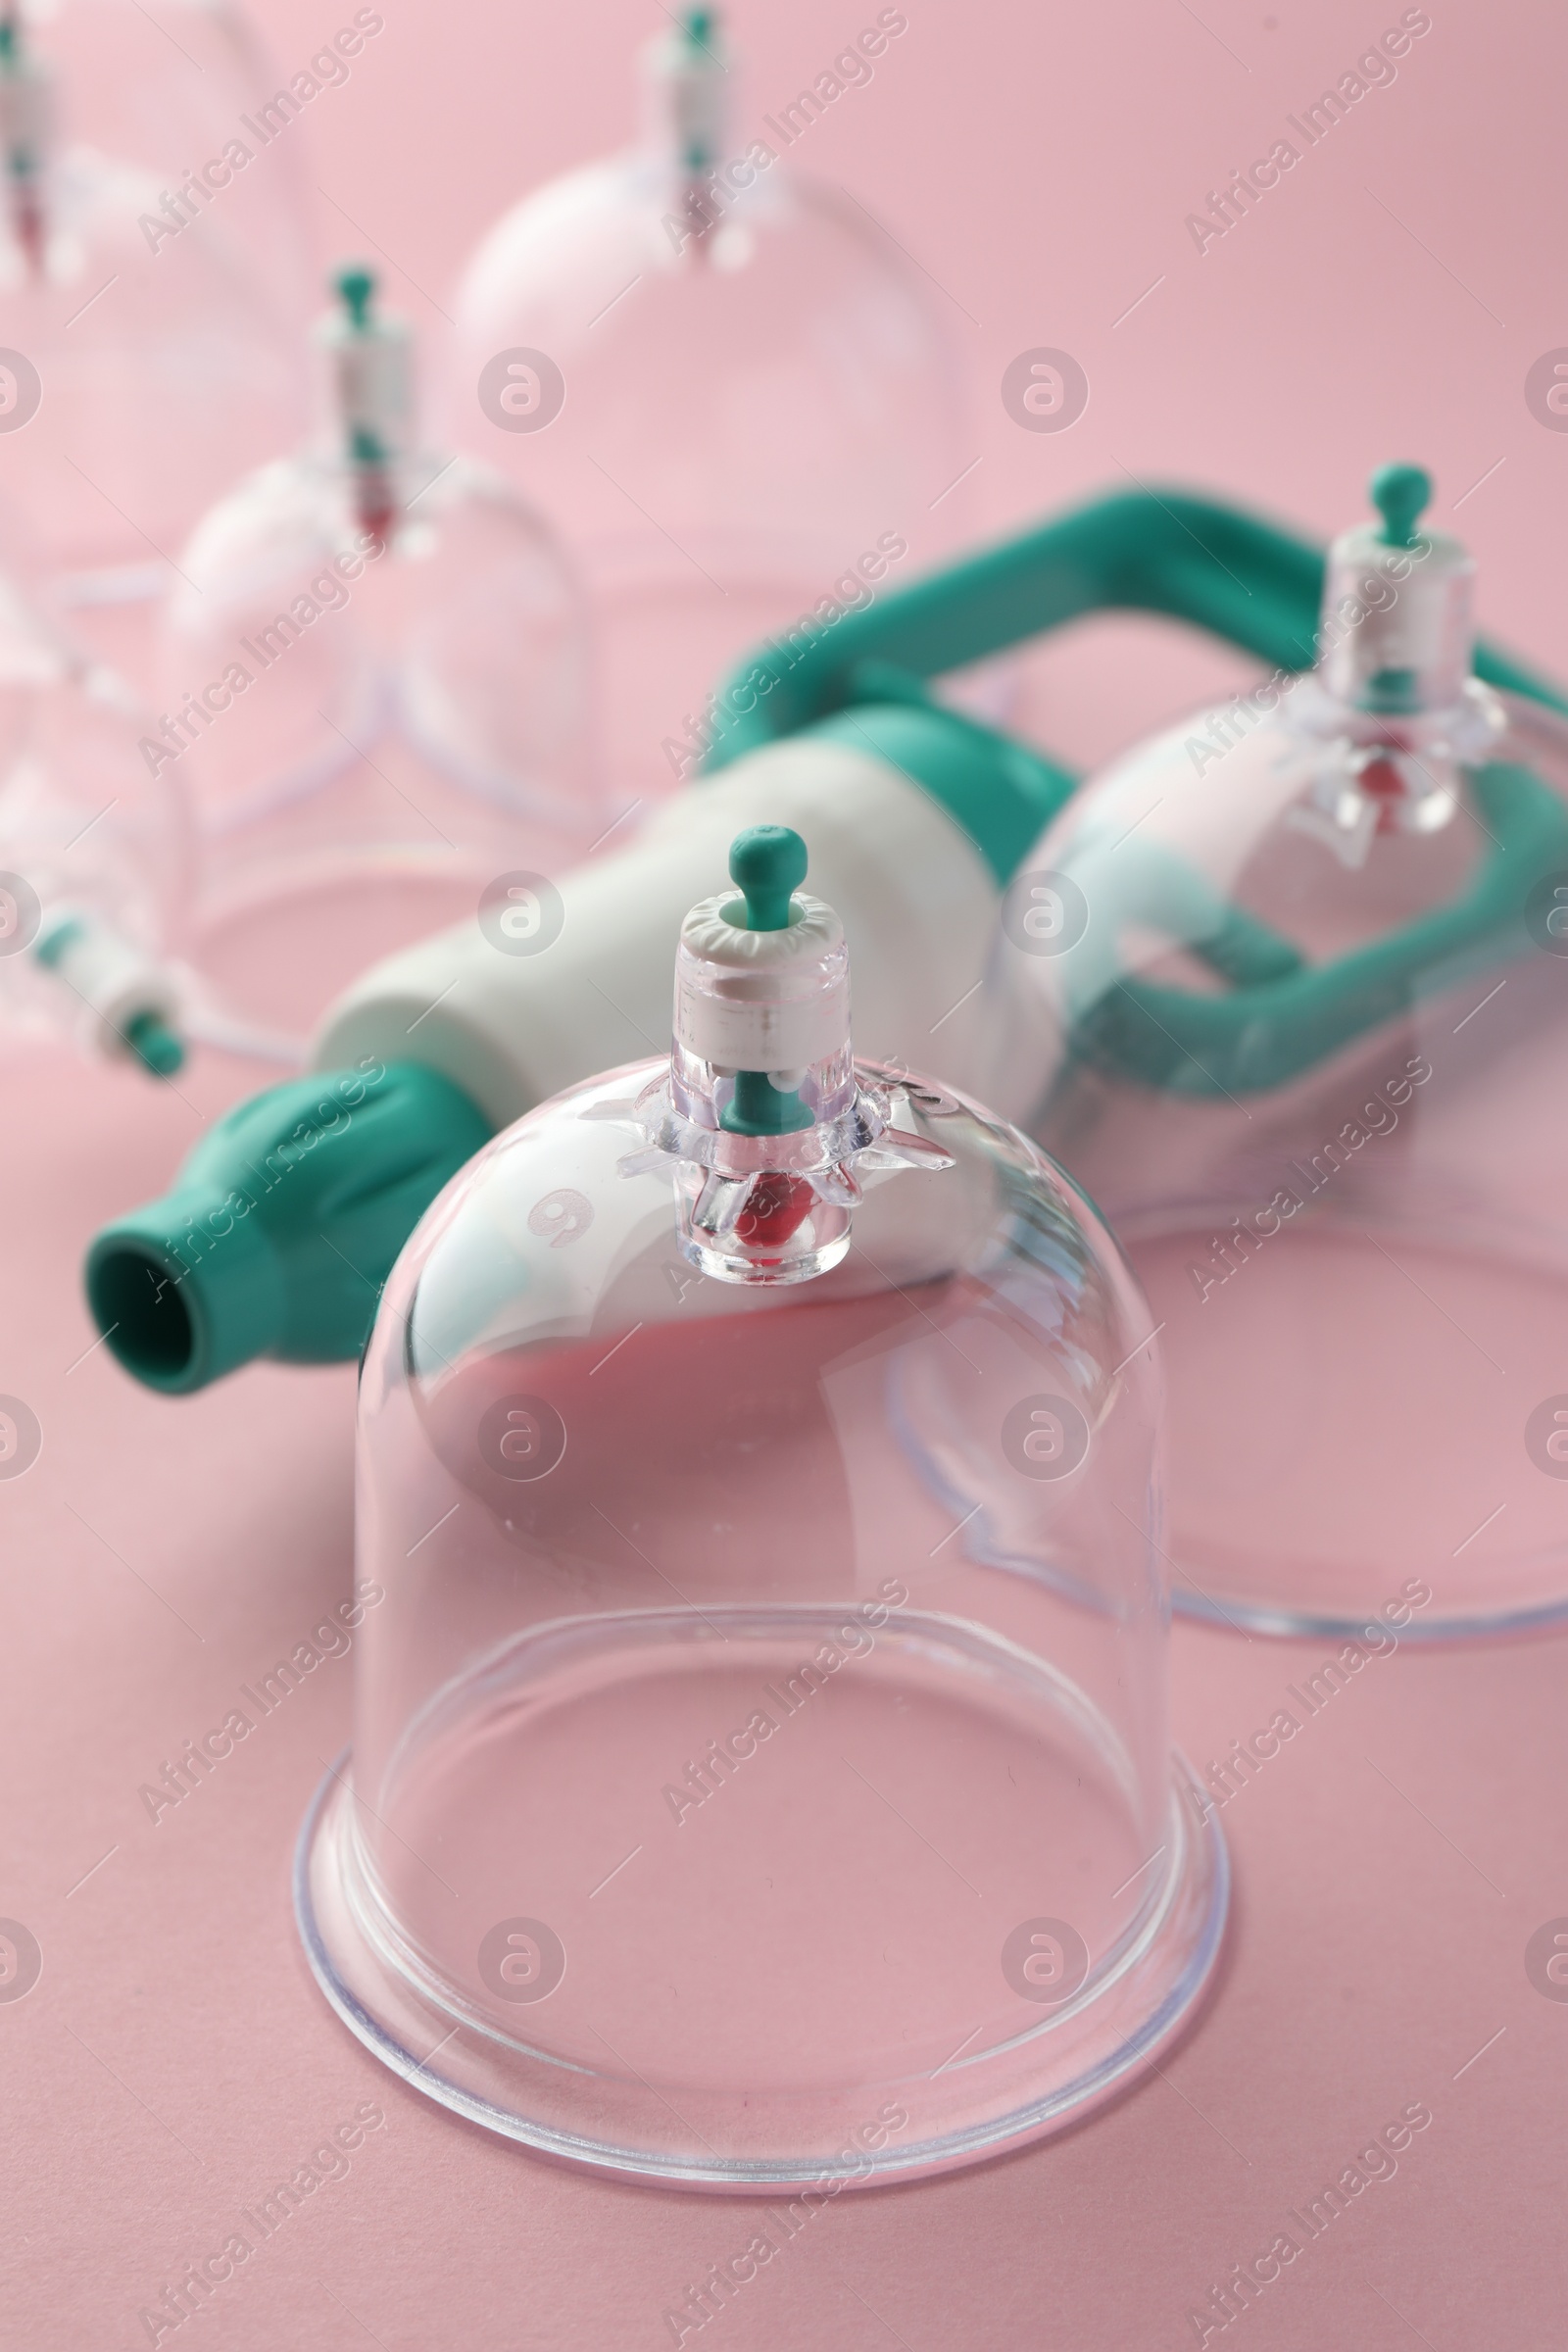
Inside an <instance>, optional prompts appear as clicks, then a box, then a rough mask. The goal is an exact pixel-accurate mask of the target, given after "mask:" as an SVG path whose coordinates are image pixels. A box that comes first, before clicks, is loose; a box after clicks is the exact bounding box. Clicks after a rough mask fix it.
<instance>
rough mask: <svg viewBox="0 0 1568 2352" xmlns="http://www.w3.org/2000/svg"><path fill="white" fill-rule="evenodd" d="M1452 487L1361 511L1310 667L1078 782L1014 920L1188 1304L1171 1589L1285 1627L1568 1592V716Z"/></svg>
mask: <svg viewBox="0 0 1568 2352" xmlns="http://www.w3.org/2000/svg"><path fill="white" fill-rule="evenodd" d="M1429 490H1430V484H1429V483H1428V482H1427V481H1426V478H1425V476H1423V475H1421V473H1420V471H1419V469H1418V468H1414V467H1390V468H1388V469H1386V471H1385V472H1384V474H1382V475H1380V476H1379V477H1378V480H1377V482H1376V483H1375V484H1374V495H1375V498H1376V499H1377V501H1378V503H1379V505H1380V506H1381V508H1382V510H1383V515H1382V526H1381V528H1379V527H1377V526H1363V527H1361V528H1359V529H1356V530H1353V531H1350V532H1348V533H1347V534H1345V536H1344V537H1343V538H1342V539H1340V540H1339V541H1337V542H1336V543H1335V546H1334V548H1333V550H1332V551H1331V554H1330V561H1329V567H1328V575H1327V581H1326V586H1325V592H1324V603H1323V613H1322V623H1321V628H1320V634H1319V647H1320V658H1319V662H1318V666H1317V668H1316V670H1315V671H1313V672H1312V673H1310V674H1309V675H1306V676H1303V677H1301V678H1299V679H1298V678H1295V677H1293V676H1291V675H1289V674H1287V673H1285V672H1276V674H1275V675H1274V676H1273V677H1272V678H1270V679H1268V680H1267V681H1265V682H1264V683H1263V684H1262V685H1261V686H1259V687H1257V688H1255V689H1254V690H1252V691H1251V692H1250V693H1248V694H1243V695H1239V696H1236V697H1234V698H1233V700H1232V702H1231V703H1230V705H1229V706H1228V707H1227V708H1225V709H1223V710H1218V711H1215V710H1209V711H1201V712H1196V713H1194V714H1193V715H1191V716H1190V717H1188V718H1185V719H1183V720H1182V721H1181V722H1179V723H1178V724H1177V725H1176V726H1174V727H1172V728H1170V729H1168V730H1167V731H1165V732H1164V733H1162V734H1160V735H1159V736H1157V737H1155V738H1153V739H1152V741H1150V742H1148V743H1145V744H1142V745H1140V746H1139V747H1137V748H1136V749H1135V750H1133V751H1132V752H1130V753H1128V754H1126V755H1125V756H1124V757H1122V758H1119V759H1117V760H1113V761H1112V762H1111V764H1110V765H1109V766H1108V767H1107V768H1106V769H1105V770H1104V771H1103V773H1102V774H1101V775H1100V776H1099V777H1098V778H1096V779H1095V780H1094V781H1093V782H1092V783H1091V784H1090V785H1089V786H1087V787H1086V788H1085V790H1084V791H1083V792H1082V793H1081V794H1080V795H1079V796H1078V797H1077V798H1076V799H1075V800H1074V801H1073V802H1072V803H1071V804H1070V805H1069V807H1068V808H1067V809H1065V810H1064V812H1063V813H1062V815H1061V816H1060V817H1059V818H1058V819H1057V820H1056V822H1055V823H1054V825H1053V826H1051V827H1050V828H1048V830H1047V832H1046V834H1045V835H1044V837H1043V838H1042V840H1041V842H1040V843H1039V845H1038V846H1037V848H1036V850H1035V851H1034V852H1033V853H1032V855H1031V856H1030V857H1029V858H1027V859H1026V860H1025V870H1024V872H1023V873H1022V874H1021V875H1020V877H1019V879H1018V881H1017V882H1016V883H1015V884H1014V886H1013V895H1012V898H1011V901H1010V903H1009V907H1008V910H1007V912H1006V914H1005V921H1004V930H1005V938H1004V939H1003V940H1002V941H1001V943H1000V944H999V949H998V955H999V958H1000V960H1001V965H1002V967H1003V968H1002V972H1001V975H1000V978H1001V982H1002V985H1003V993H1004V994H1005V996H1007V997H1009V998H1010V999H1011V1001H1012V1003H1013V1005H1014V1006H1015V1007H1016V1005H1017V1004H1018V1002H1019V1001H1020V1000H1022V1001H1023V1002H1024V1003H1025V1004H1026V1005H1027V1006H1028V1007H1029V1008H1030V1009H1029V1013H1028V1016H1027V1020H1026V1023H1025V1025H1026V1026H1027V1025H1028V1023H1029V1022H1032V1024H1033V1026H1034V1029H1035V1032H1036V1036H1037V1041H1038V1042H1039V1044H1040V1045H1041V1047H1042V1050H1044V1049H1046V1047H1047V1046H1049V1052H1048V1054H1047V1058H1048V1060H1049V1069H1048V1071H1047V1075H1046V1076H1045V1078H1044V1080H1043V1083H1042V1087H1041V1100H1040V1105H1039V1108H1038V1110H1037V1113H1036V1114H1035V1116H1034V1117H1033V1118H1031V1119H1030V1120H1029V1121H1028V1124H1029V1126H1030V1128H1031V1132H1033V1133H1034V1134H1035V1135H1036V1136H1037V1137H1038V1138H1039V1139H1040V1140H1041V1142H1042V1143H1043V1144H1044V1145H1045V1147H1046V1148H1047V1149H1048V1150H1049V1151H1051V1152H1054V1153H1055V1154H1056V1155H1057V1156H1058V1157H1059V1158H1060V1159H1061V1160H1062V1161H1063V1162H1064V1163H1065V1164H1066V1165H1067V1166H1068V1167H1069V1168H1070V1169H1071V1170H1072V1172H1073V1174H1074V1176H1075V1177H1077V1178H1078V1180H1079V1181H1080V1182H1082V1183H1083V1184H1084V1185H1085V1187H1086V1188H1087V1189H1088V1190H1089V1192H1090V1193H1091V1194H1092V1195H1093V1197H1094V1198H1095V1200H1096V1201H1098V1203H1099V1204H1100V1206H1101V1207H1102V1208H1103V1211H1104V1212H1105V1214H1106V1216H1107V1217H1108V1218H1109V1219H1110V1221H1111V1223H1112V1225H1113V1226H1114V1228H1115V1230H1116V1232H1117V1234H1118V1236H1119V1237H1120V1239H1121V1241H1122V1243H1123V1245H1124V1246H1125V1248H1126V1249H1127V1250H1128V1252H1129V1254H1130V1256H1131V1259H1132V1262H1133V1265H1134V1267H1135V1269H1136V1270H1137V1272H1138V1274H1139V1276H1140V1278H1141V1280H1142V1281H1143V1283H1144V1285H1145V1287H1146V1289H1147V1291H1148V1293H1149V1297H1150V1300H1151V1303H1152V1309H1153V1319H1154V1321H1155V1322H1156V1323H1158V1324H1159V1325H1160V1326H1161V1331H1162V1343H1163V1346H1164V1348H1165V1351H1166V1361H1167V1365H1168V1367H1169V1370H1170V1376H1171V1397H1172V1456H1171V1458H1172V1489H1171V1533H1170V1538H1169V1543H1170V1548H1171V1552H1172V1556H1173V1559H1174V1561H1175V1564H1176V1572H1177V1573H1176V1585H1175V1594H1176V1600H1177V1605H1178V1606H1180V1607H1184V1608H1187V1609H1190V1610H1193V1611H1195V1612H1197V1613H1199V1614H1206V1615H1211V1616H1213V1617H1215V1618H1216V1619H1225V1620H1229V1621H1231V1622H1239V1623H1244V1624H1248V1625H1250V1626H1252V1627H1255V1628H1261V1629H1264V1630H1272V1631H1282V1632H1297V1633H1305V1632H1318V1633H1329V1634H1339V1635H1344V1636H1348V1637H1352V1638H1353V1637H1354V1636H1355V1635H1357V1634H1358V1633H1359V1632H1360V1631H1361V1630H1362V1629H1364V1628H1365V1627H1367V1626H1368V1625H1369V1624H1372V1623H1374V1622H1377V1621H1382V1622H1395V1623H1397V1624H1399V1625H1400V1626H1402V1627H1403V1629H1404V1632H1405V1636H1406V1638H1415V1639H1430V1638H1434V1637H1440V1636H1446V1635H1458V1634H1468V1633H1477V1632H1482V1631H1486V1630H1488V1629H1495V1628H1503V1627H1513V1626H1519V1625H1524V1624H1529V1623H1532V1622H1536V1621H1540V1620H1544V1619H1545V1618H1547V1617H1555V1616H1560V1615H1561V1614H1563V1612H1564V1610H1565V1608H1568V1544H1565V1543H1564V1539H1563V1533H1562V1513H1561V1505H1560V1490H1559V1489H1558V1488H1557V1487H1556V1486H1555V1485H1554V1484H1553V1483H1552V1482H1553V1481H1554V1480H1555V1479H1557V1478H1560V1477H1561V1476H1563V1475H1565V1474H1568V1460H1565V1461H1563V1462H1559V1461H1558V1460H1557V1458H1556V1455H1555V1454H1554V1453H1553V1452H1552V1446H1553V1445H1554V1444H1555V1445H1558V1446H1559V1449H1560V1450H1561V1451H1562V1452H1564V1453H1565V1454H1568V1439H1561V1438H1559V1432H1568V1395H1559V1393H1558V1392H1561V1391H1564V1390H1565V1388H1568V1379H1565V1375H1564V1371H1563V1366H1562V1360H1561V1347H1560V1336H1559V1335H1560V1330H1561V1325H1562V1319H1563V1313H1564V1310H1565V1308H1568V1216H1565V1213H1564V1208H1563V1198H1564V1195H1563V1185H1562V1177H1561V1170H1562V1165H1563V1157H1564V1147H1565V1144H1568V1131H1565V1124H1564V1117H1563V1114H1562V1112H1561V1109H1560V1094H1561V1090H1560V1088H1559V1087H1558V1086H1557V1085H1556V1083H1555V1079H1554V1075H1553V1073H1554V1072H1555V1069H1556V1067H1557V1064H1558V1062H1559V1060H1560V1058H1561V1054H1562V1049H1563V1034H1564V1032H1563V1024H1564V1020H1565V1018H1568V806H1565V799H1568V727H1565V725H1564V721H1563V719H1562V717H1561V716H1560V715H1559V714H1558V713H1557V712H1556V711H1552V710H1550V709H1547V708H1546V707H1544V704H1543V703H1536V702H1532V701H1530V700H1529V699H1527V698H1525V697H1523V696H1520V695H1513V694H1502V693H1495V692H1494V691H1492V690H1491V689H1490V688H1488V687H1485V686H1483V685H1482V684H1481V683H1480V682H1479V681H1478V680H1477V679H1476V678H1475V677H1474V675H1473V674H1472V671H1471V659H1470V657H1471V635H1472V632H1471V618H1470V595H1471V582H1472V571H1473V566H1472V565H1471V563H1470V560H1469V558H1468V556H1467V555H1466V553H1465V551H1464V549H1463V548H1462V547H1461V546H1460V545H1459V543H1458V542H1457V541H1455V540H1453V539H1451V538H1447V537H1446V536H1445V535H1443V534H1442V533H1439V532H1436V531H1424V530H1421V529H1419V528H1418V527H1417V517H1418V515H1419V511H1420V507H1421V505H1422V504H1423V503H1424V499H1425V497H1426V495H1427V493H1428V491H1429ZM1559 1412H1560V1415H1561V1418H1560V1420H1559V1419H1554V1418H1553V1415H1554V1414H1557V1413H1559Z"/></svg>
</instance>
